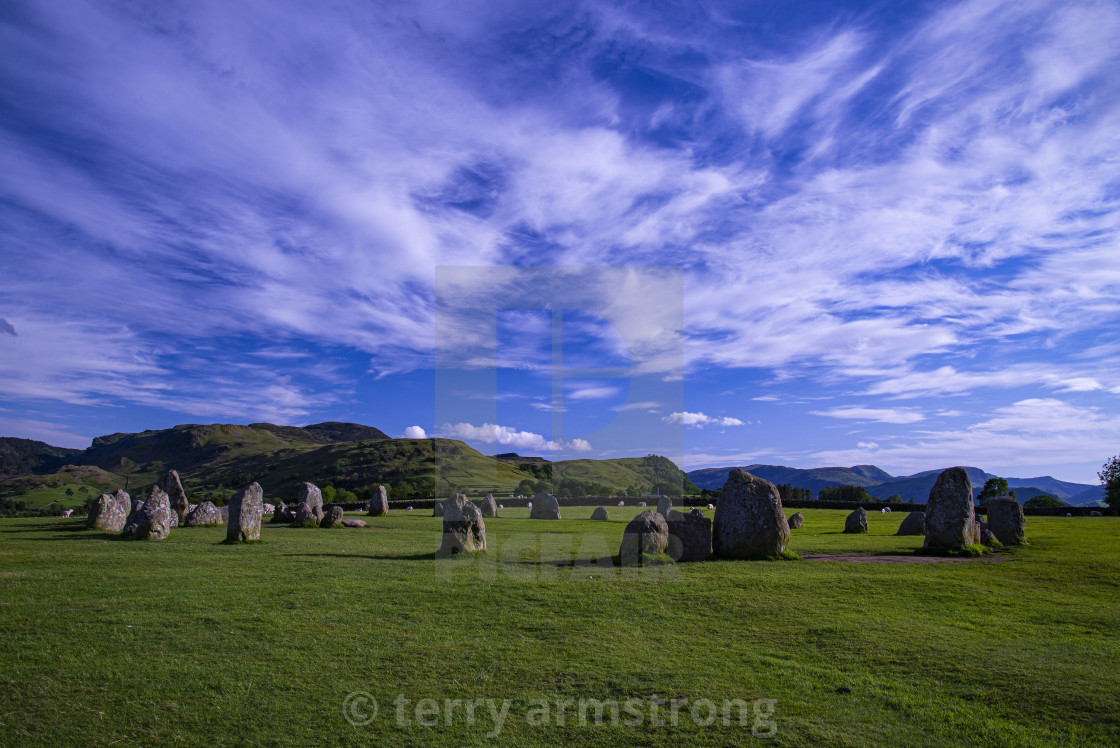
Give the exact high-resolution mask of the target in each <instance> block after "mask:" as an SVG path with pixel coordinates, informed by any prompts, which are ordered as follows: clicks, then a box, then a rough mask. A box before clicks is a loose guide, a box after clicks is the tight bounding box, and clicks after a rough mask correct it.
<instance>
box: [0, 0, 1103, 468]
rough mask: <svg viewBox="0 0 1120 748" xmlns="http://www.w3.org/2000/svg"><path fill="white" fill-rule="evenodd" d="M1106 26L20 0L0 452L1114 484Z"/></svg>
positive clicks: (4, 111) (5, 97)
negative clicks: (441, 438)
mask: <svg viewBox="0 0 1120 748" xmlns="http://www.w3.org/2000/svg"><path fill="white" fill-rule="evenodd" d="M1117 39H1120V6H1118V5H1117V4H1116V3H1115V2H1111V1H1106V2H1060V3H1059V2H1031V1H1029V0H1027V1H1023V2H992V1H987V0H984V1H966V2H961V3H924V4H915V3H905V4H902V3H899V4H883V3H867V4H860V3H849V4H845V5H840V4H837V3H811V2H799V3H772V2H767V3H762V2H758V3H743V2H730V3H704V2H688V3H680V4H669V3H656V4H646V3H608V2H598V1H597V2H589V3H565V2H548V3H532V2H524V1H522V0H518V1H517V2H490V3H442V2H438V3H437V2H430V3H428V2H406V3H367V2H362V3H357V2H350V3H347V2H338V3H330V4H307V3H296V2H284V1H283V0H268V1H267V2H264V1H261V2H253V1H251V0H247V1H245V2H238V3H225V2H206V1H205V0H199V1H192V2H189V3H141V2H109V1H108V0H106V1H103V2H92V1H89V2H70V3H49V2H20V0H13V1H10V2H5V3H3V5H2V6H0V48H3V49H4V50H5V52H4V54H3V55H0V262H2V265H0V267H2V269H3V271H2V274H0V433H2V434H5V435H11V436H23V437H28V438H36V439H43V440H45V441H48V442H51V443H55V444H60V445H66V446H85V445H87V444H88V443H89V440H90V438H91V437H93V436H97V435H99V434H103V433H110V432H114V431H135V430H143V429H145V428H163V427H167V426H171V425H174V424H177V423H184V422H242V423H247V422H254V421H271V422H278V423H292V424H306V423H313V422H318V421H324V420H349V421H359V422H362V423H367V424H370V425H373V426H377V427H378V428H381V429H382V430H384V431H386V432H387V433H389V434H390V435H393V436H399V435H404V434H405V433H406V431H407V433H408V434H420V433H423V434H427V435H436V434H444V435H451V436H458V437H460V438H464V439H466V440H467V441H468V442H469V443H471V444H472V445H473V446H475V447H477V448H479V449H481V450H482V451H484V452H486V453H494V452H498V451H519V452H522V453H535V454H551V455H554V456H557V457H561V456H566V457H575V456H592V457H607V456H625V455H634V454H636V455H642V454H646V453H648V452H652V451H659V452H661V453H664V454H668V455H669V456H670V457H672V458H673V459H675V460H677V461H678V462H679V463H680V464H682V466H685V467H687V468H693V467H702V466H716V465H733V464H746V463H751V462H766V463H781V464H788V465H795V466H800V467H812V466H817V465H826V464H831V465H836V464H841V465H851V464H857V463H873V464H877V465H879V466H880V467H882V468H884V469H886V470H888V471H890V472H892V473H895V474H905V473H910V472H914V471H917V470H920V469H932V468H937V467H944V466H948V465H953V464H970V465H978V466H980V467H983V468H985V469H987V470H990V471H993V472H998V473H1002V474H1005V475H1009V476H1020V477H1027V476H1032V475H1039V474H1044V473H1049V474H1053V475H1055V476H1056V477H1059V478H1065V479H1068V480H1079V481H1083V482H1096V478H1095V471H1096V470H1097V469H1099V467H1100V465H1101V464H1102V463H1103V462H1104V460H1105V459H1106V458H1107V457H1109V456H1110V455H1114V454H1116V453H1117V451H1118V450H1120V407H1118V405H1120V324H1118V322H1120V301H1118V299H1120V293H1118V292H1120V243H1118V233H1117V229H1118V226H1120V221H1118V218H1120V45H1117V43H1116V40H1117ZM532 268H544V269H546V270H547V269H548V268H555V269H558V270H559V269H563V270H562V272H556V273H551V274H550V273H548V272H545V273H544V274H543V275H542V274H540V271H539V270H533V269H532ZM606 268H610V270H609V271H608V270H606ZM441 299H442V301H443V302H447V303H442V302H441ZM483 310H489V311H488V312H487V314H489V315H490V317H489V318H487V317H485V316H484V315H481V311H483ZM480 315H481V316H480ZM487 319H489V320H490V321H489V322H487Z"/></svg>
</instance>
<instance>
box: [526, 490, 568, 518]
mask: <svg viewBox="0 0 1120 748" xmlns="http://www.w3.org/2000/svg"><path fill="white" fill-rule="evenodd" d="M529 519H560V502H559V501H557V500H556V497H555V496H553V495H552V494H550V493H539V494H537V495H536V496H534V497H533V508H532V509H530V510H529Z"/></svg>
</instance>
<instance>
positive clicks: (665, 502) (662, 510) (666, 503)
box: [657, 496, 673, 522]
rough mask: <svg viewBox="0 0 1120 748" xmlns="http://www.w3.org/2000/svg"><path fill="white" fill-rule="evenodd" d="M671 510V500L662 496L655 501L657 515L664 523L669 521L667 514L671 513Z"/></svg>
mask: <svg viewBox="0 0 1120 748" xmlns="http://www.w3.org/2000/svg"><path fill="white" fill-rule="evenodd" d="M672 509H673V500H672V499H670V498H669V497H668V496H662V497H661V498H660V499H658V500H657V513H658V514H660V515H661V516H662V517H664V518H665V521H666V522H668V521H669V512H670V511H672Z"/></svg>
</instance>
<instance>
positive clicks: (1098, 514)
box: [1089, 509, 1104, 517]
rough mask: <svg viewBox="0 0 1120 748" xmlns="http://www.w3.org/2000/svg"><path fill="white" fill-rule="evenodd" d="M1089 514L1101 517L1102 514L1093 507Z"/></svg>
mask: <svg viewBox="0 0 1120 748" xmlns="http://www.w3.org/2000/svg"><path fill="white" fill-rule="evenodd" d="M1089 516H1090V517H1103V516H1104V515H1103V514H1101V513H1100V512H1098V511H1097V510H1096V509H1094V510H1092V511H1091V512H1089Z"/></svg>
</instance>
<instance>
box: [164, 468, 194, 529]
mask: <svg viewBox="0 0 1120 748" xmlns="http://www.w3.org/2000/svg"><path fill="white" fill-rule="evenodd" d="M158 485H159V488H160V490H161V491H163V492H164V493H165V494H167V500H168V501H169V502H170V503H171V511H173V512H175V514H176V515H177V516H178V518H179V519H182V518H183V517H185V516H187V512H189V511H190V510H191V503H190V502H189V501H187V493H186V491H184V490H183V484H182V483H181V482H179V474H178V473H177V472H175V471H174V470H168V471H167V472H166V473H164V474H163V477H162V478H160V479H159V483H158Z"/></svg>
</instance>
